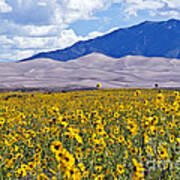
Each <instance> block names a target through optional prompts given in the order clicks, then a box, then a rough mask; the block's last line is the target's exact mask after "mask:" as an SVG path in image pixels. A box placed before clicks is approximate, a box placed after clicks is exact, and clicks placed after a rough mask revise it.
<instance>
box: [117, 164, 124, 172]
mask: <svg viewBox="0 0 180 180" xmlns="http://www.w3.org/2000/svg"><path fill="white" fill-rule="evenodd" d="M116 170H117V172H118V174H122V173H124V167H123V165H122V164H118V165H117V168H116Z"/></svg>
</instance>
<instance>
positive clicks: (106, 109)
mask: <svg viewBox="0 0 180 180" xmlns="http://www.w3.org/2000/svg"><path fill="white" fill-rule="evenodd" d="M179 122H180V95H179V92H178V91H174V90H165V89H164V90H163V89H162V90H160V89H151V90H150V89H99V90H90V91H74V92H66V93H43V92H33V93H21V92H3V93H0V179H2V180H8V179H10V180H16V179H24V180H31V179H32V180H33V179H34V180H36V179H37V180H66V179H67V180H68V179H69V180H71V179H72V180H81V179H82V180H83V179H95V180H101V179H107V180H111V179H112V180H113V179H114V180H118V179H120V180H121V179H123V180H136V179H137V180H146V179H149V180H179V177H180V156H179V155H180V151H179V150H180V137H179Z"/></svg>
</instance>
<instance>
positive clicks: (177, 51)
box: [22, 19, 180, 61]
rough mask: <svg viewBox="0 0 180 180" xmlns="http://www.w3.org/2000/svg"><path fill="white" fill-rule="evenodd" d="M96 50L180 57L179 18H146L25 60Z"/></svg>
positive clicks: (72, 56) (110, 53)
mask: <svg viewBox="0 0 180 180" xmlns="http://www.w3.org/2000/svg"><path fill="white" fill-rule="evenodd" d="M93 52H98V53H102V54H104V55H107V56H111V57H114V58H120V57H123V56H126V55H141V56H147V57H166V58H179V59H180V20H175V19H171V20H168V21H161V22H150V21H145V22H143V23H141V24H139V25H136V26H132V27H130V28H125V29H118V30H115V31H113V32H111V33H109V34H106V35H104V36H101V37H97V38H95V39H91V40H87V41H79V42H77V43H75V44H74V45H72V46H71V47H67V48H65V49H62V50H56V51H51V52H42V53H39V54H36V55H34V56H32V57H30V58H27V59H24V60H22V61H26V60H30V59H34V58H51V59H55V60H60V61H68V60H70V59H76V58H79V57H81V56H84V55H87V54H90V53H93Z"/></svg>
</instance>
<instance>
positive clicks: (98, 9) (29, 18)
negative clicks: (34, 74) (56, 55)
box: [0, 0, 180, 61]
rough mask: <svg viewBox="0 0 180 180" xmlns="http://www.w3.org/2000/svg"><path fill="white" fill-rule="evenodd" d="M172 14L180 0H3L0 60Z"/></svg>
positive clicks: (0, 1)
mask: <svg viewBox="0 0 180 180" xmlns="http://www.w3.org/2000/svg"><path fill="white" fill-rule="evenodd" d="M170 18H175V19H180V0H0V27H1V28H0V61H16V60H19V59H22V58H26V57H29V56H31V55H33V54H35V53H38V52H42V51H50V50H55V49H62V48H65V47H67V46H70V45H72V44H74V43H75V42H77V41H79V40H87V39H89V38H94V37H97V36H100V35H103V34H105V33H108V32H111V31H113V30H115V29H117V28H124V27H128V26H132V25H135V24H138V23H140V22H143V21H145V20H151V21H160V20H167V19H170Z"/></svg>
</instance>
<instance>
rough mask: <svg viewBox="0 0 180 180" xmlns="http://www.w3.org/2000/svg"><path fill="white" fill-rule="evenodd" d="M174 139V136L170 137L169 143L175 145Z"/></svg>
mask: <svg viewBox="0 0 180 180" xmlns="http://www.w3.org/2000/svg"><path fill="white" fill-rule="evenodd" d="M174 139H175V137H174V135H170V136H169V142H170V143H173V142H174Z"/></svg>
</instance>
